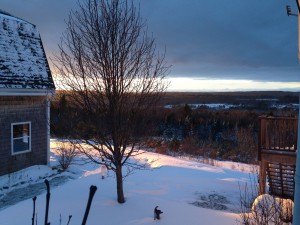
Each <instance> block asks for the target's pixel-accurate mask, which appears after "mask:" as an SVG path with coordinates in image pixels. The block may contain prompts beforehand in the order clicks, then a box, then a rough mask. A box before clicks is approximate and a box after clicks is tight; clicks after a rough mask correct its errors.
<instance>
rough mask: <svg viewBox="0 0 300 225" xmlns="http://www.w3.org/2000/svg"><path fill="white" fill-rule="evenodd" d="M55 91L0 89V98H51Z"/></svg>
mask: <svg viewBox="0 0 300 225" xmlns="http://www.w3.org/2000/svg"><path fill="white" fill-rule="evenodd" d="M54 94H55V89H25V88H9V89H8V88H0V96H51V95H54Z"/></svg>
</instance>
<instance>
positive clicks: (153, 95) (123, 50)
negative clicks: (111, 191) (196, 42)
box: [55, 0, 169, 203]
mask: <svg viewBox="0 0 300 225" xmlns="http://www.w3.org/2000/svg"><path fill="white" fill-rule="evenodd" d="M59 49H60V51H59V55H57V56H56V59H55V64H56V68H57V73H58V74H59V76H60V80H61V81H62V82H61V84H60V85H62V86H63V87H64V89H66V90H68V91H69V92H68V99H70V101H71V103H72V107H71V109H69V110H68V113H67V116H68V118H69V119H68V125H69V128H70V129H71V130H72V131H73V132H72V138H76V139H77V140H80V142H78V143H81V144H80V147H79V148H80V150H81V152H83V153H85V154H86V156H87V157H88V158H89V159H90V160H92V161H93V162H95V163H98V164H105V165H106V166H107V167H108V168H109V169H111V170H113V171H114V172H115V174H116V181H117V195H118V202H119V203H124V202H125V198H124V193H123V178H124V176H125V175H124V174H125V173H124V174H123V172H122V168H123V167H124V166H126V168H130V169H133V168H139V167H140V165H139V164H137V163H133V161H132V160H130V158H131V157H134V156H136V155H137V154H139V147H138V144H139V143H141V142H140V141H141V138H142V137H143V136H145V135H146V134H147V131H149V128H148V125H149V124H150V121H149V118H150V117H149V116H151V113H153V112H154V109H155V106H156V105H157V103H158V101H159V100H160V97H161V96H162V94H163V93H164V91H165V90H166V88H167V85H168V83H167V82H166V81H165V75H166V73H167V71H168V69H169V66H168V65H167V64H166V63H165V54H164V53H163V54H159V53H158V52H157V50H156V46H155V43H154V38H153V37H152V36H149V35H148V34H147V27H146V25H145V23H144V21H143V20H142V18H141V17H140V12H139V9H138V8H137V7H136V6H135V5H134V3H133V1H132V0H130V1H127V0H111V1H110V0H86V1H84V3H82V2H81V1H80V2H79V3H78V10H77V11H72V12H71V13H70V15H69V19H68V22H67V30H66V32H65V33H64V35H63V37H62V42H61V44H60V45H59ZM83 144H85V146H88V147H84V145H83Z"/></svg>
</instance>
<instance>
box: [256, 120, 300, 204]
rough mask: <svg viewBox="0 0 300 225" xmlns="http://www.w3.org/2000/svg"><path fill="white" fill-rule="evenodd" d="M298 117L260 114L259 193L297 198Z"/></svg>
mask: <svg viewBox="0 0 300 225" xmlns="http://www.w3.org/2000/svg"><path fill="white" fill-rule="evenodd" d="M297 132H298V119H297V118H291V117H260V129H259V136H258V160H259V165H260V172H259V192H260V194H264V193H266V182H267V181H268V184H269V193H270V194H271V195H274V196H277V197H282V198H290V199H293V198H294V187H295V183H294V176H295V171H296V152H297V149H296V148H297Z"/></svg>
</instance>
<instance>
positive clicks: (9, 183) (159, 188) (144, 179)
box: [0, 140, 253, 225]
mask: <svg viewBox="0 0 300 225" xmlns="http://www.w3.org/2000/svg"><path fill="white" fill-rule="evenodd" d="M54 142H55V141H54V140H52V144H53V143H54ZM51 160H52V161H51V163H52V165H55V164H56V163H57V162H56V158H55V156H54V154H53V152H52V157H51ZM136 160H139V161H141V162H145V163H149V169H147V170H139V171H136V172H135V173H134V174H132V175H130V176H128V177H127V178H126V179H125V180H124V191H125V197H126V203H125V204H118V203H117V201H116V182H115V177H114V174H113V173H112V172H111V171H109V172H108V176H107V177H106V178H105V179H103V180H102V179H101V175H100V167H99V166H98V165H95V164H92V163H80V161H77V163H76V165H72V166H71V168H70V169H69V171H68V172H64V173H58V172H57V171H56V170H51V169H50V168H49V167H47V166H35V167H31V168H28V169H25V170H23V171H20V172H18V173H15V174H11V175H10V176H2V177H0V187H1V189H0V204H4V205H5V201H9V200H5V201H3V199H9V198H7V197H8V196H10V195H12V193H13V194H14V192H10V191H12V190H14V191H16V193H20V192H21V193H23V199H24V198H26V197H27V198H29V199H27V200H22V201H19V202H18V203H14V202H12V203H11V204H12V205H10V204H7V206H5V207H2V208H0V224H1V225H23V224H31V218H32V211H33V201H32V199H31V198H32V197H33V196H34V195H32V193H29V192H30V191H29V190H28V188H29V187H30V186H32V187H35V188H33V192H35V191H36V193H37V201H36V213H37V221H38V224H43V223H44V215H45V205H46V201H45V200H46V192H45V190H46V188H45V185H44V184H43V181H44V178H45V177H48V178H49V180H50V186H51V200H50V210H49V222H51V225H60V224H62V225H66V224H67V220H68V218H69V215H72V219H71V222H70V225H76V224H81V222H82V219H83V215H84V211H85V207H86V203H87V199H88V193H89V188H90V186H91V185H96V186H97V188H98V189H97V192H96V194H95V197H94V199H93V203H92V207H91V211H90V214H89V218H88V221H87V224H90V225H100V224H103V225H119V224H121V225H148V224H156V223H159V224H163V225H183V224H184V225H185V224H186V225H196V224H197V225H198V224H204V225H207V224H209V225H219V224H220V225H229V224H230V225H233V224H236V221H237V220H239V214H238V212H239V196H240V192H239V185H240V186H243V185H245V183H246V182H248V181H249V180H250V175H249V171H251V170H252V169H251V167H247V166H246V165H241V164H235V163H232V162H226V163H224V162H222V163H221V162H219V163H218V164H217V167H216V166H211V165H207V164H202V163H199V162H198V161H194V160H188V159H185V158H174V157H171V156H164V155H159V154H155V153H149V152H147V153H145V154H142V155H140V156H139V158H138V159H136ZM242 171H244V172H242ZM252 171H253V170H252ZM66 178H68V180H67V179H66ZM37 185H41V186H37ZM3 187H5V188H3ZM38 190H39V191H38ZM41 190H43V191H41ZM21 196H22V195H21ZM13 197H14V196H12V199H13ZM155 206H159V209H161V210H162V211H163V214H162V215H161V220H160V221H157V220H154V219H153V210H154V207H155ZM0 207H1V206H0ZM60 219H61V222H60Z"/></svg>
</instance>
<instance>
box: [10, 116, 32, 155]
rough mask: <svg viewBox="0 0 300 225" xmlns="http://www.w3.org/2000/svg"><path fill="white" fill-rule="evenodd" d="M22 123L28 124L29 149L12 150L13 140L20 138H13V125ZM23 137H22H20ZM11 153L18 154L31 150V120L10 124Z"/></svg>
mask: <svg viewBox="0 0 300 225" xmlns="http://www.w3.org/2000/svg"><path fill="white" fill-rule="evenodd" d="M23 124H28V125H29V136H28V138H29V149H28V150H25V151H20V152H14V140H16V139H20V138H14V125H23ZM21 138H23V137H21ZM10 140H11V155H19V154H23V153H27V152H31V121H27V122H19V123H12V124H11V138H10Z"/></svg>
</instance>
